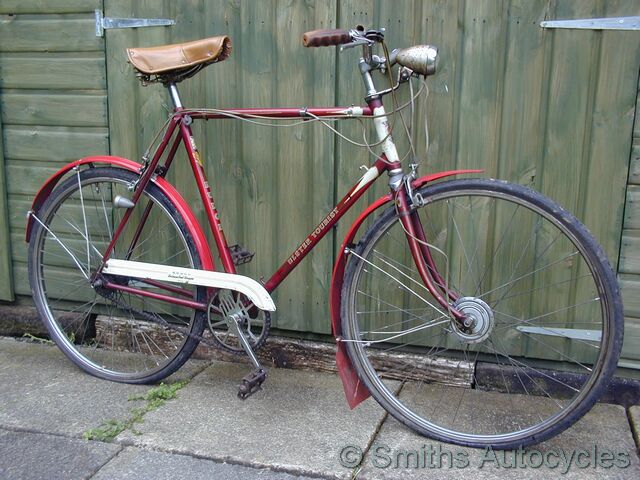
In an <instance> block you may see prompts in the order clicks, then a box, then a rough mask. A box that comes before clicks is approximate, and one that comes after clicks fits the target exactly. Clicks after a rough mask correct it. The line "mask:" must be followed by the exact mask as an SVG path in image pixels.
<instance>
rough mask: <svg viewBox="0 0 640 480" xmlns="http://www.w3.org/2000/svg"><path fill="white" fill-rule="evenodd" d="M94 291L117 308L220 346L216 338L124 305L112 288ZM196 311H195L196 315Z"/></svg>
mask: <svg viewBox="0 0 640 480" xmlns="http://www.w3.org/2000/svg"><path fill="white" fill-rule="evenodd" d="M95 291H96V292H97V293H98V294H99V295H100V296H102V297H104V298H106V299H107V300H110V301H112V302H113V303H114V305H116V306H117V307H119V308H122V309H123V310H126V311H128V312H130V313H133V314H136V315H140V316H141V317H143V318H145V319H147V320H149V321H150V322H152V323H155V324H157V325H160V326H161V327H164V328H165V329H168V330H173V331H176V332H179V333H181V334H183V335H186V336H187V337H189V338H193V339H195V340H198V341H199V342H202V343H204V344H205V345H207V346H209V347H214V348H217V349H219V348H220V344H219V342H217V341H216V340H209V339H207V338H204V336H202V335H197V334H195V333H193V332H190V331H188V330H187V329H186V328H182V327H178V326H176V325H172V324H171V323H169V322H167V321H166V320H165V319H164V318H162V317H160V316H157V315H152V314H151V313H149V312H145V311H143V310H138V309H136V308H133V307H131V306H130V305H126V304H125V303H123V302H121V301H120V300H118V299H117V298H116V294H115V292H114V291H112V290H106V291H105V289H102V288H99V287H96V288H95ZM197 314H198V313H196V315H197Z"/></svg>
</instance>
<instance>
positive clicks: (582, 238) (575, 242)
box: [341, 179, 623, 449]
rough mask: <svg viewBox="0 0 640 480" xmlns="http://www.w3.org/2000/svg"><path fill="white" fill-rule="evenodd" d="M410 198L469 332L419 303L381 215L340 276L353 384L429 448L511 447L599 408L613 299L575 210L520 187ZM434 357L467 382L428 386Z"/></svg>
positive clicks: (487, 184)
mask: <svg viewBox="0 0 640 480" xmlns="http://www.w3.org/2000/svg"><path fill="white" fill-rule="evenodd" d="M419 193H420V194H421V196H422V198H423V199H424V204H423V206H422V207H420V208H419V209H418V210H417V211H418V212H419V213H418V215H420V216H421V222H422V225H423V227H424V231H425V235H426V239H427V241H429V244H430V247H429V250H430V252H431V253H432V257H433V258H434V262H435V265H436V267H437V269H438V272H440V273H441V274H442V273H444V277H445V282H444V283H446V284H447V285H448V287H449V288H450V289H451V290H452V291H453V292H454V297H453V298H454V300H455V302H457V304H458V305H457V307H458V308H461V309H463V308H464V309H465V310H463V312H464V313H465V314H468V315H469V316H470V318H473V319H474V322H475V323H474V325H473V326H472V327H471V329H470V330H465V329H463V328H461V327H459V326H457V324H455V323H453V321H452V320H451V318H452V316H451V314H450V312H448V311H446V310H445V311H444V312H443V308H442V307H440V306H439V305H437V303H436V302H435V300H434V298H433V296H429V294H428V292H427V290H426V288H424V286H423V282H422V280H421V279H420V277H419V276H418V274H417V273H416V272H415V271H414V268H412V267H413V259H412V258H411V255H410V254H409V253H408V251H409V248H408V242H407V240H406V236H405V233H404V231H403V227H402V225H401V223H400V222H399V217H398V215H397V212H396V210H395V208H394V207H390V208H388V209H387V210H386V211H385V212H383V214H381V215H380V216H379V217H378V218H377V219H376V220H375V221H373V223H372V224H371V225H370V227H369V228H368V230H367V231H366V233H365V234H364V236H363V238H362V240H361V241H360V242H359V244H358V245H357V246H356V247H355V248H354V249H353V250H352V252H351V254H350V258H349V262H348V265H347V269H346V272H345V279H344V285H343V289H342V309H341V315H342V334H343V337H344V341H345V342H346V347H347V351H348V354H349V357H350V359H351V361H352V363H353V365H354V367H355V369H356V371H357V373H358V375H359V378H360V379H361V381H362V382H364V384H365V385H366V386H367V388H368V389H369V391H370V392H371V395H372V396H373V397H374V398H375V399H376V400H377V401H378V402H379V403H380V405H382V407H383V408H385V410H387V411H388V412H389V413H390V414H391V415H392V416H393V417H395V418H396V419H397V420H399V421H400V422H401V423H403V424H404V425H406V426H408V427H409V428H411V429H413V430H415V431H416V432H418V433H420V434H422V435H424V436H427V437H430V438H433V439H436V440H440V441H444V442H448V443H453V444H458V445H463V446H470V447H487V446H491V447H493V448H499V449H511V448H518V447H524V446H527V445H532V444H535V443H538V442H540V441H543V440H545V439H548V438H550V437H552V436H554V435H557V434H558V433H560V432H562V431H563V430H565V429H566V428H568V427H569V426H571V425H572V424H573V423H574V422H576V421H577V420H578V419H579V418H581V417H582V416H583V415H584V414H585V413H586V412H587V411H588V410H589V409H590V408H591V407H592V406H593V404H594V403H595V402H596V401H597V399H598V398H599V396H600V395H601V393H602V392H603V390H604V389H605V388H606V387H607V385H608V383H609V380H610V378H611V376H612V375H613V372H614V370H615V368H616V365H617V361H618V357H619V355H620V349H621V345H622V338H623V314H622V301H621V298H620V292H619V287H618V284H617V282H616V277H615V274H614V272H613V269H612V268H611V266H610V264H609V262H608V260H607V258H606V255H605V253H604V251H603V250H602V248H601V247H600V246H599V245H598V244H597V242H596V241H595V239H594V238H593V236H592V235H591V234H590V233H589V232H588V230H587V229H586V228H585V227H584V226H583V225H582V224H581V223H580V222H579V221H578V220H577V219H576V218H575V217H574V216H573V215H571V214H570V213H569V212H567V211H566V210H564V209H563V208H561V207H560V206H558V205H557V204H556V203H554V202H553V201H551V200H550V199H548V198H546V197H544V196H542V195H541V194H539V193H537V192H535V191H533V190H531V189H529V188H526V187H523V186H520V185H514V184H509V183H507V182H502V181H496V180H483V179H477V180H453V181H448V182H443V183H438V184H433V185H429V186H425V187H423V188H421V189H420V190H419ZM425 220H426V221H425ZM503 228H504V231H501V229H503ZM458 244H460V245H462V247H460V246H457V245H458ZM465 245H474V247H473V248H472V249H467V248H465ZM567 252H568V253H567ZM442 253H444V254H445V255H446V256H445V255H442ZM553 254H557V255H558V258H557V259H555V260H554V259H553V258H551V257H552V255H553ZM484 256H486V257H487V258H484ZM407 265H409V266H408V267H407ZM525 266H526V268H525ZM400 272H402V273H400ZM403 274H404V275H403ZM391 277H397V278H395V279H394V278H391ZM505 280H506V282H505ZM416 295H417V296H418V297H421V298H420V299H419V298H417V296H416ZM398 299H400V300H398ZM565 302H566V304H565ZM429 305H431V306H429ZM454 305H456V303H454ZM484 305H486V306H488V307H489V309H488V310H487V309H485V308H484ZM438 310H440V312H439V313H438ZM398 325H401V326H400V327H399V326H398ZM391 327H393V328H391ZM576 327H577V328H576ZM597 332H599V334H597ZM598 335H599V339H598ZM594 347H596V348H594ZM397 351H399V352H402V355H400V356H396V358H395V360H394V361H393V362H389V361H385V359H387V360H388V358H389V356H388V355H389V353H390V352H397ZM385 355H386V357H385ZM381 356H382V359H381ZM419 362H422V363H419ZM434 362H435V363H434ZM438 362H440V364H442V363H445V364H447V365H449V366H456V368H457V370H456V369H455V368H454V369H453V370H452V369H451V368H449V369H448V372H449V374H454V375H455V374H459V373H460V372H461V371H466V370H465V369H468V370H469V373H468V375H467V377H466V378H467V379H468V380H469V385H468V386H467V387H465V388H461V387H455V386H445V385H442V384H440V383H438V381H436V380H434V374H433V373H430V372H429V370H430V369H431V370H435V369H436V367H437V365H438ZM456 362H457V363H456ZM435 376H436V377H437V372H436V374H435ZM463 377H464V376H463ZM396 392H397V393H396Z"/></svg>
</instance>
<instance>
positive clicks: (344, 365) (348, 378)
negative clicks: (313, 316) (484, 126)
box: [329, 170, 483, 408]
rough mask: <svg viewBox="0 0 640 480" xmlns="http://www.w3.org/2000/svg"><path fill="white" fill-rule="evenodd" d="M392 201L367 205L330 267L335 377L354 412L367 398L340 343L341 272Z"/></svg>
mask: <svg viewBox="0 0 640 480" xmlns="http://www.w3.org/2000/svg"><path fill="white" fill-rule="evenodd" d="M482 172H483V170H448V171H445V172H438V173H432V174H430V175H425V176H422V177H419V178H417V179H415V180H414V181H413V182H411V187H412V188H413V189H417V188H420V187H422V186H424V185H426V184H427V183H428V182H433V181H435V180H439V179H441V178H445V177H450V176H452V175H461V174H465V173H482ZM391 201H392V196H391V194H390V193H389V194H387V195H385V196H383V197H380V198H379V199H377V200H376V201H375V202H373V203H372V204H371V205H369V206H368V207H367V208H366V209H365V210H364V211H363V212H362V213H361V214H360V216H359V217H358V218H357V219H356V221H355V222H353V224H352V225H351V227H350V228H349V231H348V232H347V234H346V236H345V237H344V240H343V241H342V245H341V246H340V250H339V251H338V258H337V259H336V263H335V265H334V267H333V275H332V277H331V290H330V292H329V303H330V306H331V331H332V333H333V336H334V337H335V339H336V343H337V345H338V349H337V351H336V365H337V367H338V374H339V375H340V378H341V380H342V386H343V388H344V393H345V395H346V397H347V402H348V403H349V407H350V408H355V407H356V406H357V405H358V404H359V403H360V402H362V401H363V400H365V399H366V398H367V397H368V396H369V395H370V393H369V391H368V390H367V387H366V386H365V385H364V384H363V383H362V382H361V381H360V379H359V378H358V375H357V373H356V371H355V369H354V368H353V365H352V364H351V360H350V359H349V356H348V354H347V349H346V347H345V345H344V342H341V341H340V340H341V337H342V327H341V319H340V311H341V306H342V305H341V302H342V284H343V280H344V271H345V268H346V265H347V260H348V255H347V254H346V252H345V249H346V248H347V247H348V246H350V245H352V244H353V240H354V238H355V237H356V234H357V233H358V231H359V229H360V227H361V226H362V224H363V223H364V221H365V220H366V219H367V218H368V217H369V216H370V215H372V214H373V213H375V212H376V211H377V210H378V209H380V208H382V207H385V206H387V205H388V204H389V203H390V202H391Z"/></svg>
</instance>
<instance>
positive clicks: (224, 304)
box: [207, 289, 271, 355]
mask: <svg viewBox="0 0 640 480" xmlns="http://www.w3.org/2000/svg"><path fill="white" fill-rule="evenodd" d="M230 315H234V316H236V318H237V317H240V318H241V319H242V320H241V321H240V328H241V329H242V332H243V333H244V334H245V336H246V338H247V340H248V341H249V345H251V348H252V350H254V351H255V350H257V349H259V348H260V347H262V346H263V345H264V343H265V341H266V340H267V337H268V336H269V329H270V328H271V314H270V313H269V312H266V311H264V310H260V309H258V308H256V307H255V306H254V305H253V303H251V301H250V300H249V299H248V298H247V297H246V296H245V295H243V294H242V293H238V292H234V291H232V290H226V289H221V290H219V291H218V292H217V293H216V294H215V295H214V296H213V298H212V299H211V301H210V302H209V309H208V311H207V323H208V325H209V331H210V332H211V336H212V338H213V340H214V341H215V343H216V344H217V346H219V347H220V348H222V349H223V350H226V351H227V352H230V353H233V354H236V355H239V354H244V353H245V351H244V350H243V348H242V346H241V345H240V342H239V341H238V338H237V337H236V335H235V334H234V333H232V332H231V331H229V328H228V326H227V320H228V319H229V316H230ZM231 321H233V320H231Z"/></svg>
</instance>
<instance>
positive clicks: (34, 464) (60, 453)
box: [0, 432, 122, 480]
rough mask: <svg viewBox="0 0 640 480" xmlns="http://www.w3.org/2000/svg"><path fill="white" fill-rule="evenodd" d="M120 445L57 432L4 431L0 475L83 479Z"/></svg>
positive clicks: (19, 478)
mask: <svg viewBox="0 0 640 480" xmlns="http://www.w3.org/2000/svg"><path fill="white" fill-rule="evenodd" d="M121 449H122V447H120V446H119V445H112V444H107V443H100V442H89V441H86V440H79V439H75V438H67V437H61V436H58V435H45V434H40V433H27V432H5V434H4V435H0V478H3V479H11V480H36V479H43V480H57V479H61V480H62V479H64V480H75V479H85V478H89V477H90V476H91V475H93V474H94V473H95V472H96V471H98V469H100V468H101V467H102V466H103V465H104V464H105V463H107V462H108V461H109V460H110V459H111V458H113V457H114V456H115V455H116V454H117V453H118V452H119V451H120V450H121Z"/></svg>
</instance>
